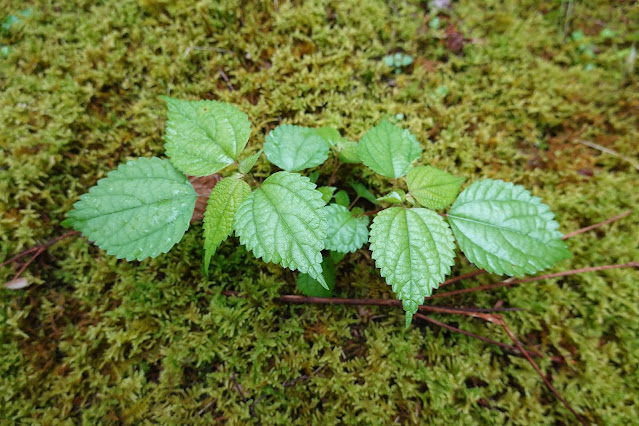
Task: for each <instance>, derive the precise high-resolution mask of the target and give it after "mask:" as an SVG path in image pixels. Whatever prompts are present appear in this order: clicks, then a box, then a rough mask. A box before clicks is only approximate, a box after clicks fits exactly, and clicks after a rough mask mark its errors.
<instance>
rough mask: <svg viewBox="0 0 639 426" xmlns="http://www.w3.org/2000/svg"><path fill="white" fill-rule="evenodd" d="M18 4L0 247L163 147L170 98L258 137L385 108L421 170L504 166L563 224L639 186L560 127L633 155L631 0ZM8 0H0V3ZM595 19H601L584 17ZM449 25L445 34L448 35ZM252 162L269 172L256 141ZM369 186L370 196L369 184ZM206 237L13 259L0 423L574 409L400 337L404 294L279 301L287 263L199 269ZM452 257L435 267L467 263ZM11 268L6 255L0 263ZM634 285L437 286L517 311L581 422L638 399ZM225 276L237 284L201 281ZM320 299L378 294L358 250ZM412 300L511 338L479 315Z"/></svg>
mask: <svg viewBox="0 0 639 426" xmlns="http://www.w3.org/2000/svg"><path fill="white" fill-rule="evenodd" d="M32 3H33V4H32V6H31V10H32V15H31V16H25V17H22V18H21V21H22V22H21V23H20V25H18V26H13V25H12V26H11V28H10V29H9V30H8V31H6V32H3V33H2V34H0V45H2V46H9V47H10V49H9V54H8V57H7V58H4V57H0V91H1V92H2V94H3V96H2V97H0V129H1V130H0V132H1V134H2V137H1V138H0V140H1V141H2V142H1V145H0V210H1V211H2V212H3V214H2V216H0V260H5V259H7V258H8V257H9V256H10V255H11V254H12V253H15V252H18V251H20V250H22V249H24V248H27V247H31V246H33V245H34V244H36V243H38V242H39V241H44V240H46V239H49V238H51V237H54V236H57V235H60V234H61V233H62V232H63V230H62V228H61V227H60V222H61V221H62V220H63V219H64V215H65V213H66V212H67V211H69V210H70V208H71V206H72V204H73V202H74V201H76V200H77V198H78V197H79V195H81V194H82V193H84V192H86V191H87V190H88V188H89V187H91V186H92V185H93V184H94V183H95V182H96V181H97V180H98V179H99V178H101V177H103V176H105V175H106V173H107V172H108V171H109V170H112V169H113V168H115V167H116V166H117V164H118V161H126V160H127V159H130V158H135V157H138V156H151V155H158V154H161V153H162V152H163V148H162V146H163V139H162V133H163V128H164V117H165V107H164V105H163V102H162V101H161V100H160V98H159V97H160V96H161V95H167V94H170V95H171V96H176V97H180V98H187V99H216V100H221V101H225V102H231V103H234V104H236V105H238V106H239V107H240V108H241V109H242V110H243V111H245V112H246V113H247V114H248V115H249V117H250V119H251V121H252V122H253V123H254V127H253V136H252V139H251V142H250V143H251V147H252V149H255V150H256V149H258V147H261V144H262V143H263V141H264V136H265V134H266V132H267V131H268V130H270V129H272V128H273V127H274V126H275V125H277V124H278V123H279V122H286V123H294V124H299V125H305V126H314V127H319V126H334V127H335V128H338V129H340V130H341V132H342V134H343V135H344V136H346V137H348V138H350V139H352V140H357V139H359V138H360V137H361V136H362V135H363V133H364V132H365V130H366V129H368V128H370V127H371V126H373V125H374V124H377V123H378V122H379V121H380V120H381V119H382V118H383V117H395V116H396V115H397V114H403V116H404V118H403V120H402V121H401V122H402V123H403V125H405V126H406V127H408V128H410V129H411V131H412V132H413V133H414V134H415V135H417V138H418V140H419V141H420V142H421V143H422V146H423V148H424V150H425V153H424V155H423V160H424V162H425V163H430V164H433V165H435V166H437V167H441V168H444V169H446V170H448V171H450V172H453V173H454V174H456V175H458V176H466V177H467V178H468V182H472V181H473V180H475V179H477V178H479V177H480V176H486V177H491V178H501V179H505V180H509V181H512V182H515V183H518V184H523V185H525V186H527V187H529V188H531V189H532V190H533V192H534V193H535V194H536V195H539V196H541V197H542V198H543V199H544V200H545V201H546V202H547V203H548V204H550V205H551V207H552V209H553V210H554V211H555V212H557V216H558V220H559V221H560V223H561V225H562V229H563V230H564V231H569V230H573V229H576V228H579V227H581V226H585V225H588V224H591V223H594V222H598V221H601V220H604V219H606V218H608V217H611V216H613V215H615V214H617V213H619V212H621V211H623V210H625V209H628V208H632V207H636V206H637V205H639V192H638V191H637V190H636V181H637V171H636V170H635V169H634V168H633V167H632V166H631V165H630V164H629V163H627V162H625V161H624V160H623V159H621V158H619V157H614V156H610V155H607V154H602V153H600V152H598V151H595V150H592V149H591V148H588V147H586V146H584V145H582V144H580V143H579V142H578V141H577V140H578V139H585V140H591V141H593V142H597V143H599V144H602V145H605V146H607V147H609V148H611V149H614V150H616V151H617V152H619V153H620V154H622V155H624V156H628V157H633V156H634V158H635V159H636V154H637V152H636V146H637V145H636V141H637V138H638V137H639V132H638V130H637V129H638V128H639V120H638V118H637V114H636V110H637V108H638V107H639V95H638V93H639V83H638V81H637V69H638V68H639V67H635V69H634V71H633V72H632V73H631V72H629V71H628V67H627V65H626V63H625V58H626V57H627V53H628V49H629V48H630V46H631V45H632V43H633V41H636V38H637V32H638V31H639V29H638V28H637V26H636V23H637V22H639V7H638V6H637V5H634V4H632V3H631V2H625V3H623V2H622V3H619V4H615V5H613V6H610V5H609V4H608V3H607V2H603V1H599V2H595V4H592V3H589V4H588V5H586V4H582V3H580V2H574V5H575V8H574V11H573V12H572V14H571V15H570V16H568V17H566V16H565V12H563V9H562V8H561V6H560V3H559V2H546V3H544V4H543V5H541V6H540V5H538V4H537V3H536V2H516V1H511V2H506V3H504V2H501V1H496V0H495V1H486V2H482V3H481V4H478V3H476V2H472V1H462V2H461V3H459V4H458V3H454V9H453V11H452V12H451V13H450V14H444V13H442V14H440V18H439V19H440V25H439V26H438V27H437V28H433V26H429V25H428V19H426V18H427V17H428V15H429V12H428V11H427V10H426V8H427V7H426V6H425V5H426V4H427V3H428V2H426V1H416V0H415V1H408V2H399V3H398V2H395V3H393V5H392V6H391V5H389V3H387V2H384V1H381V0H360V1H350V0H349V1H328V0H315V1H309V2H303V5H302V2H291V3H287V2H252V3H251V4H247V3H246V2H240V1H232V0H226V1H221V2H200V3H197V4H196V5H195V6H194V5H193V3H192V2H186V1H184V2H180V1H173V0H140V1H132V0H130V1H121V2H107V1H101V2H95V1H89V0H85V1H62V2H60V1H57V2H53V1H45V2H32ZM25 8H26V6H25V5H24V2H20V1H9V0H0V11H1V12H0V21H4V19H5V18H6V17H7V16H8V15H11V14H14V15H15V14H16V13H19V12H20V11H22V10H24V9H25ZM566 18H568V21H569V23H570V25H569V33H568V34H570V33H571V32H572V31H575V30H581V31H582V32H583V33H584V39H585V42H587V43H588V44H592V45H594V46H596V49H595V50H594V52H595V56H594V57H591V56H590V55H587V57H585V56H584V53H583V49H580V47H579V46H580V44H579V43H584V41H583V40H582V41H581V42H579V43H578V42H577V41H575V40H574V39H572V38H571V37H566V38H564V30H563V22H564V21H565V20H566ZM604 27H605V28H608V29H611V30H614V32H615V35H614V36H611V37H609V36H602V35H601V32H602V30H603V29H604ZM446 28H451V29H452V30H454V31H458V32H460V33H461V34H462V36H463V40H464V45H463V48H462V50H461V51H460V52H459V53H453V52H452V51H451V49H450V48H451V46H450V44H449V45H448V46H447V38H446V37H447V35H446ZM453 47H454V46H453ZM397 51H402V52H405V53H406V54H408V55H410V56H411V57H412V58H413V59H414V62H413V64H412V65H411V66H410V67H407V68H406V69H404V70H403V71H402V73H401V74H395V73H393V72H392V70H390V69H389V68H388V67H387V66H386V65H385V64H384V62H383V58H384V56H385V55H387V54H389V53H395V52H397ZM624 55H625V56H624ZM588 64H591V65H592V67H588V66H587V65H588ZM222 72H223V73H224V75H225V76H227V77H228V79H229V81H228V83H227V81H226V80H225V78H224V77H223V75H222ZM231 87H232V88H233V90H231ZM443 87H445V88H446V90H443V89H442V88H443ZM320 169H321V170H322V171H323V172H324V173H326V172H327V171H328V168H327V167H326V166H325V167H323V168H320ZM257 170H258V171H257V175H258V176H259V175H264V174H266V173H268V172H269V171H270V166H269V165H268V164H266V162H265V161H263V160H262V161H260V162H259V163H258V167H257ZM324 176H325V175H324ZM356 176H364V177H365V178H366V177H369V175H368V172H366V171H363V172H361V171H360V169H356V168H353V167H351V166H344V167H343V168H341V169H340V172H339V173H338V176H337V181H338V184H339V185H340V186H342V187H346V188H348V187H347V186H346V185H345V184H346V183H347V182H348V181H349V180H350V179H352V178H354V177H356ZM322 179H324V181H323V180H322ZM325 179H326V178H325V177H322V178H320V181H319V183H320V184H325V183H326V182H325ZM373 183H374V184H375V185H376V186H375V188H374V189H375V190H376V191H377V193H380V194H382V193H385V192H387V191H388V190H389V189H390V184H389V183H388V182H385V181H381V180H373ZM351 195H352V194H351ZM638 234H639V216H638V215H637V213H636V212H635V213H633V214H632V215H631V216H629V217H627V218H626V219H624V220H623V221H621V222H618V223H615V224H612V225H610V226H608V227H606V228H604V229H602V230H599V231H595V232H591V233H587V234H584V235H580V236H578V237H575V238H572V239H571V240H570V241H569V245H570V248H571V250H573V252H574V253H575V257H574V258H573V259H572V260H571V261H566V262H563V263H562V264H560V265H558V266H557V267H556V268H555V269H556V270H560V269H568V268H573V267H574V268H576V267H582V266H589V265H599V264H607V263H619V262H626V261H629V260H632V259H634V260H636V259H638V258H639V249H638V247H637V235H638ZM201 244H202V242H201V227H200V226H199V225H198V226H195V227H194V228H193V229H192V230H191V231H190V232H189V233H188V234H187V235H186V236H185V238H184V240H183V241H182V242H181V243H180V244H179V245H178V246H176V248H174V250H172V251H171V252H170V253H169V254H167V255H164V256H161V257H159V258H157V259H153V260H146V261H143V262H131V263H125V262H122V261H117V260H115V259H113V258H111V257H107V256H106V255H105V254H104V252H102V251H100V250H99V249H97V248H96V247H94V246H92V245H91V244H90V243H88V242H87V241H85V240H83V239H75V240H66V241H64V242H61V243H59V244H57V245H55V246H54V247H52V248H51V249H49V250H48V252H47V253H46V254H45V255H43V256H42V257H41V262H40V261H36V262H35V263H34V264H33V265H31V266H30V267H29V269H28V270H27V272H26V273H25V274H24V276H26V277H27V278H28V279H29V280H31V282H33V283H34V284H33V285H32V286H31V287H29V288H28V289H25V290H21V291H8V290H1V291H0V299H1V300H2V302H1V303H2V310H1V315H2V316H1V320H2V321H1V323H0V345H1V346H2V349H1V352H0V391H1V394H2V397H1V400H0V401H1V402H0V413H1V414H0V416H4V419H5V420H6V421H12V420H13V421H17V420H18V419H20V421H21V422H24V423H33V424H48V423H53V422H56V421H59V420H62V421H67V422H71V421H74V420H75V421H83V422H86V423H89V424H91V423H98V422H100V423H117V422H124V423H136V422H142V421H144V420H147V421H151V422H158V423H183V422H188V423H198V422H201V423H211V422H212V421H218V422H221V421H228V422H230V423H239V424H243V423H247V422H250V421H254V420H255V419H254V418H253V416H252V412H254V413H255V416H257V417H258V418H259V419H260V420H261V421H262V422H263V423H264V424H272V423H284V422H287V423H288V422H290V421H291V419H293V421H294V422H295V423H299V424H308V423H322V424H332V423H338V422H339V423H348V424H351V423H390V422H392V421H394V420H395V419H398V420H399V421H402V422H406V423H417V422H421V423H446V424H455V423H465V424H469V423H470V424H473V423H480V422H481V423H484V422H485V423H497V422H500V423H501V422H504V421H506V420H507V419H510V420H511V421H512V422H514V423H544V424H545V423H572V422H573V417H572V416H571V414H570V413H569V412H568V411H567V410H566V409H565V408H564V407H563V405H562V404H561V403H560V402H558V401H557V400H556V399H555V398H554V397H553V396H552V394H551V393H549V392H548V390H547V389H546V388H544V387H543V386H542V385H541V382H540V379H539V377H538V376H537V375H536V374H535V372H534V371H533V370H532V368H531V367H530V366H529V365H528V364H527V363H526V361H525V360H523V359H521V358H519V357H514V356H510V355H508V354H505V353H503V352H502V351H501V350H500V349H498V348H495V347H492V346H490V345H487V344H485V343H482V342H479V341H476V340H472V339H469V338H467V337H464V336H461V335H459V334H454V333H451V332H449V331H446V330H443V329H439V328H434V327H431V326H430V325H424V324H421V325H419V327H415V328H413V329H410V330H408V331H404V330H403V324H402V315H401V312H399V311H397V312H396V311H391V310H388V309H383V308H362V309H360V310H358V309H357V308H352V307H319V306H317V307H316V306H282V305H279V304H277V303H275V302H272V297H273V296H274V295H276V294H278V293H293V292H295V291H296V289H295V280H294V276H293V275H292V274H291V273H289V272H287V271H283V270H282V269H281V268H279V267H274V266H271V265H263V264H262V263H261V262H258V261H256V260H254V259H253V258H252V256H251V255H250V254H249V253H246V251H244V250H243V249H241V248H240V249H238V248H237V241H234V240H230V241H228V242H226V243H224V244H223V245H222V246H221V247H220V248H219V252H218V254H217V255H216V257H215V259H214V261H213V262H212V264H211V274H210V276H209V277H208V278H207V277H204V276H203V275H202V274H201V272H200V268H201V251H202V248H201ZM459 265H460V266H458V267H457V268H456V271H455V272H454V273H459V272H465V271H468V270H470V269H471V267H470V266H468V264H467V263H466V262H465V261H463V260H460V261H459ZM14 273H15V270H14V269H13V268H12V267H5V268H2V269H1V270H0V282H3V281H6V280H9V279H11V277H12V276H13V274H14ZM494 280H495V278H494V277H493V278H491V277H482V278H481V279H480V280H479V281H480V282H486V283H487V282H492V281H494ZM637 282H639V273H638V272H637V271H634V270H610V271H605V272H599V273H590V274H584V275H579V276H573V277H567V278H562V279H553V280H546V281H544V282H539V283H530V284H525V285H521V286H519V287H515V288H512V289H501V290H499V291H494V292H491V293H490V294H488V293H482V294H471V295H465V296H460V297H459V298H457V299H455V300H450V301H446V302H447V303H452V304H454V305H456V306H471V305H476V306H481V307H488V306H492V305H494V304H495V303H496V302H497V301H499V300H503V301H504V303H505V305H507V306H516V307H520V308H523V309H524V310H523V311H521V312H513V313H509V314H508V315H507V320H508V322H509V324H511V325H512V328H513V330H514V331H515V332H516V333H517V334H518V335H519V336H521V337H522V339H523V340H524V341H525V342H526V343H527V344H529V345H533V346H535V347H537V348H538V349H539V350H540V351H542V352H544V353H548V354H552V355H555V356H559V355H562V356H565V357H566V358H567V359H568V360H569V362H568V364H558V363H551V362H550V361H549V360H548V359H544V360H541V361H540V365H541V367H542V369H544V371H547V372H548V374H549V375H550V376H551V378H552V381H553V383H554V385H555V387H556V388H557V389H559V391H560V392H561V393H562V394H563V395H564V397H565V398H566V399H567V400H568V401H570V402H571V403H572V405H573V406H574V407H575V408H576V409H577V411H578V412H580V413H582V414H583V416H584V417H585V418H587V419H588V420H590V421H592V422H595V423H602V424H616V423H624V422H628V420H631V419H635V418H637V417H639V412H638V411H637V407H638V406H639V404H638V403H639V401H638V400H637V395H638V394H639V385H638V384H639V376H637V371H639V365H638V364H639V344H638V343H637V339H636V336H637V334H638V333H639V320H638V319H637V313H638V312H637V306H639V296H637V292H636V283H637ZM472 285H474V282H470V281H468V282H462V283H461V284H458V285H457V286H459V287H464V286H472ZM229 289H232V290H239V291H242V292H243V293H245V294H246V295H247V296H248V297H247V298H227V297H224V296H222V295H221V291H222V290H229ZM336 294H337V295H338V296H343V297H392V294H390V291H389V288H388V286H386V284H384V283H383V281H382V279H381V278H380V277H379V276H378V274H377V272H376V270H375V268H374V265H373V264H372V263H371V261H370V259H368V258H366V257H365V256H363V255H362V254H361V253H355V254H352V255H349V256H348V257H347V258H346V259H345V261H344V262H342V263H341V264H340V267H339V276H338V283H337V287H336ZM443 302H444V300H442V303H443ZM433 316H434V317H435V318H437V319H440V320H442V321H446V322H454V323H456V324H457V325H458V326H459V327H460V328H463V329H465V330H468V331H472V332H475V333H478V334H482V335H485V336H488V337H491V338H493V339H496V340H500V341H506V340H507V338H506V336H504V335H503V333H502V332H501V330H500V329H499V328H498V327H496V326H493V325H487V324H485V323H483V322H480V321H479V320H472V319H466V318H462V317H454V318H453V317H450V316H444V315H433ZM300 378H302V379H300ZM296 380H298V381H297V382H295V381H296ZM235 381H237V385H236V383H235ZM293 382H295V384H294V385H293V384H292V383H293ZM238 385H239V386H241V389H242V393H240V392H239V391H238ZM251 407H252V409H251Z"/></svg>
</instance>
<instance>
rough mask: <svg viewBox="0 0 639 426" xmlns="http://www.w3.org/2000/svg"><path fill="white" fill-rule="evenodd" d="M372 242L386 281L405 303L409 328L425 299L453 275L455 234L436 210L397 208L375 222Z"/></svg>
mask: <svg viewBox="0 0 639 426" xmlns="http://www.w3.org/2000/svg"><path fill="white" fill-rule="evenodd" d="M370 242H371V251H372V252H373V259H375V264H376V265H377V267H378V268H380V269H381V275H382V277H385V278H386V282H387V283H388V284H389V285H391V286H392V288H393V291H395V292H396V293H397V297H398V298H399V299H401V300H402V305H403V306H404V310H405V311H406V327H408V326H409V325H410V322H411V320H412V317H413V314H414V313H415V312H417V308H418V307H419V305H421V304H423V303H424V298H425V297H428V296H430V295H431V292H432V290H433V289H435V288H437V287H439V284H440V283H441V282H443V281H444V279H445V278H446V275H448V274H449V273H450V267H451V266H452V265H453V263H454V260H453V258H454V256H455V240H454V238H453V234H452V232H450V228H449V227H448V225H447V224H446V222H445V221H444V220H443V219H442V217H441V216H439V215H438V214H437V213H435V212H434V211H432V210H428V209H423V208H412V209H403V208H401V207H393V208H390V209H386V210H384V211H382V212H381V213H379V214H378V215H377V217H376V218H375V220H374V221H373V225H372V226H371V235H370Z"/></svg>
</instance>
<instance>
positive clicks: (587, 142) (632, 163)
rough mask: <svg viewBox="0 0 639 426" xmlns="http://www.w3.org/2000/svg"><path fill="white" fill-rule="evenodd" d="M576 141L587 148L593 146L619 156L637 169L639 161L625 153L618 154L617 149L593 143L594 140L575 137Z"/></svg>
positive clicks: (638, 168)
mask: <svg viewBox="0 0 639 426" xmlns="http://www.w3.org/2000/svg"><path fill="white" fill-rule="evenodd" d="M575 140H576V141H577V142H579V143H580V144H582V145H586V146H587V147H589V148H593V149H596V150H598V151H601V152H605V153H606V154H610V155H612V156H615V157H618V158H621V159H622V160H624V161H625V162H627V163H629V164H631V165H632V167H634V168H635V169H637V170H639V163H637V160H635V159H633V158H630V157H627V156H625V155H622V154H619V153H618V152H617V151H615V150H613V149H610V148H606V147H605V146H603V145H599V144H598V143H594V142H590V141H587V140H584V139H575Z"/></svg>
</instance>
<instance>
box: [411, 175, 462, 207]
mask: <svg viewBox="0 0 639 426" xmlns="http://www.w3.org/2000/svg"><path fill="white" fill-rule="evenodd" d="M465 180H466V179H464V178H460V177H456V176H453V175H451V174H450V173H448V172H445V171H443V170H440V169H438V168H435V167H432V166H419V167H415V168H412V169H411V170H410V172H408V176H406V183H407V184H408V191H409V192H410V193H411V194H412V195H413V197H415V199H416V200H417V201H418V202H419V204H421V205H422V206H424V207H428V208H431V209H443V208H445V207H448V206H449V205H450V204H451V203H452V202H453V201H455V198H456V197H457V194H459V189H460V188H461V185H462V183H464V181H465Z"/></svg>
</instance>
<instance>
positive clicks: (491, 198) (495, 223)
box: [448, 179, 571, 276]
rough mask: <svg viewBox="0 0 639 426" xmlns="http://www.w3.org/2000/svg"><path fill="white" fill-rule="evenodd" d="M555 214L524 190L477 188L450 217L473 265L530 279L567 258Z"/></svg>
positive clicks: (500, 185) (484, 184)
mask: <svg viewBox="0 0 639 426" xmlns="http://www.w3.org/2000/svg"><path fill="white" fill-rule="evenodd" d="M553 218H554V214H553V213H552V212H551V211H550V209H549V207H548V206H547V205H545V204H543V203H542V202H541V199H540V198H538V197H533V196H532V195H531V194H530V192H528V191H527V190H526V189H524V188H523V187H521V186H515V185H513V184H512V183H507V182H504V181H501V180H491V179H486V180H482V181H478V182H475V183H473V184H472V185H471V186H469V187H468V188H466V189H465V190H464V191H463V192H462V193H461V194H460V195H459V198H457V201H455V204H453V206H452V208H451V209H450V212H449V213H448V220H449V221H450V224H451V227H452V228H453V232H454V233H455V236H456V237H457V241H459V246H460V247H461V249H462V251H463V252H464V254H465V255H466V257H467V258H468V260H470V261H471V262H473V263H474V264H475V265H477V266H479V267H480V268H483V269H485V270H487V271H489V272H492V273H496V274H507V275H511V276H512V275H518V276H521V275H525V274H532V273H534V272H537V271H539V270H541V269H545V268H548V267H549V266H551V265H553V264H555V263H556V262H558V261H560V260H562V259H566V258H569V257H570V256H571V253H570V251H569V250H568V249H567V247H566V244H565V243H564V242H563V241H562V240H561V238H562V234H561V232H559V231H558V228H559V225H558V224H557V222H555V221H554V220H553Z"/></svg>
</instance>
